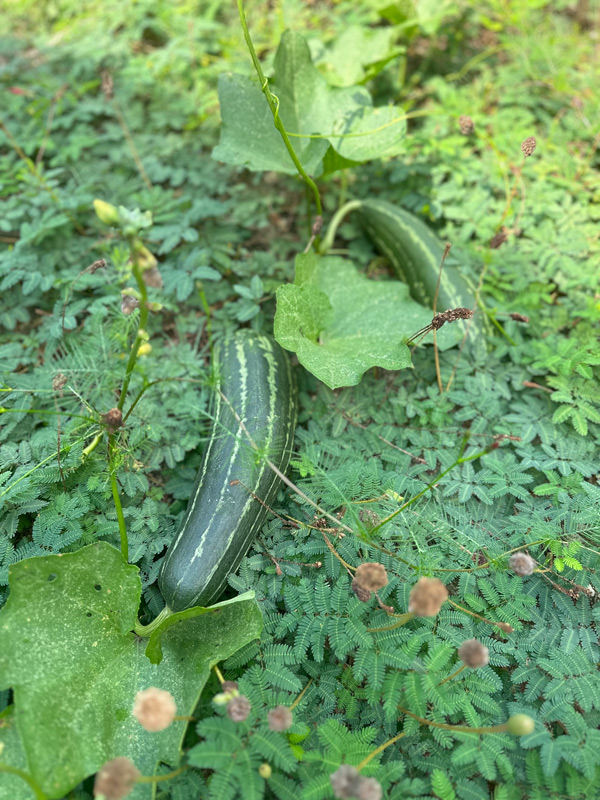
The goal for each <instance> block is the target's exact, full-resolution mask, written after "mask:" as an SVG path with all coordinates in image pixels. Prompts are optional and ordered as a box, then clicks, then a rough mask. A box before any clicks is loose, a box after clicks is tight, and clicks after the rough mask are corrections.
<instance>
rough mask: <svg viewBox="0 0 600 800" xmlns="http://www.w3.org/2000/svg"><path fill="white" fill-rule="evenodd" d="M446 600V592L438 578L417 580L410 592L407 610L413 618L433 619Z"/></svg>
mask: <svg viewBox="0 0 600 800" xmlns="http://www.w3.org/2000/svg"><path fill="white" fill-rule="evenodd" d="M447 599H448V590H447V589H446V587H445V586H444V584H443V583H442V582H441V580H439V578H419V580H418V581H417V582H416V583H415V585H414V586H413V588H412V589H411V591H410V598H409V603H408V610H409V611H410V612H411V613H412V614H414V615H415V617H435V615H436V614H437V613H438V612H439V610H440V608H441V607H442V605H443V604H444V603H445V602H446V600H447Z"/></svg>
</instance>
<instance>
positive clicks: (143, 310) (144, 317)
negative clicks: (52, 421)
mask: <svg viewBox="0 0 600 800" xmlns="http://www.w3.org/2000/svg"><path fill="white" fill-rule="evenodd" d="M131 257H132V260H133V264H132V272H133V276H134V278H135V280H136V283H137V286H138V290H139V293H140V321H139V325H138V330H137V334H136V337H135V341H134V343H133V346H132V348H131V352H130V354H129V361H128V362H127V369H126V370H125V378H124V379H123V387H122V389H121V394H120V396H119V402H118V403H117V408H118V409H120V410H121V411H122V410H123V406H124V405H125V398H126V396H127V389H129V381H130V380H131V374H132V372H133V368H134V367H135V362H136V359H137V354H138V350H139V349H140V346H141V345H142V343H143V342H144V333H145V331H146V325H147V324H148V292H147V290H146V284H145V283H144V279H143V277H142V272H141V270H140V267H139V264H138V263H137V256H136V254H135V249H134V248H133V247H132V248H131ZM143 332H144V333H143Z"/></svg>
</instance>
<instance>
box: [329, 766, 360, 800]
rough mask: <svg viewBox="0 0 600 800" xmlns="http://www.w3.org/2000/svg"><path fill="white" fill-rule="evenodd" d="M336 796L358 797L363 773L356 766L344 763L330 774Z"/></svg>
mask: <svg viewBox="0 0 600 800" xmlns="http://www.w3.org/2000/svg"><path fill="white" fill-rule="evenodd" d="M329 780H330V781H331V788H332V789H333V794H334V797H338V798H344V797H356V795H357V793H358V789H359V787H360V784H361V781H362V780H363V778H362V776H361V774H360V773H359V771H358V770H357V769H356V767H351V766H350V764H342V765H341V766H339V767H338V768H337V769H336V771H335V772H333V773H332V774H331V775H330V776H329Z"/></svg>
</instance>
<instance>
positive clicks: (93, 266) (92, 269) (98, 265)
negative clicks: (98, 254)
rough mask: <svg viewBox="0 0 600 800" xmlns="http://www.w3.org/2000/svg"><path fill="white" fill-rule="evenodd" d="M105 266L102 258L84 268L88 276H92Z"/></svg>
mask: <svg viewBox="0 0 600 800" xmlns="http://www.w3.org/2000/svg"><path fill="white" fill-rule="evenodd" d="M105 266H106V261H105V260H104V259H103V258H99V259H98V260H97V261H93V262H92V263H91V264H90V265H89V267H86V270H85V271H86V272H89V273H90V275H93V274H94V272H97V271H98V270H99V269H104V267H105Z"/></svg>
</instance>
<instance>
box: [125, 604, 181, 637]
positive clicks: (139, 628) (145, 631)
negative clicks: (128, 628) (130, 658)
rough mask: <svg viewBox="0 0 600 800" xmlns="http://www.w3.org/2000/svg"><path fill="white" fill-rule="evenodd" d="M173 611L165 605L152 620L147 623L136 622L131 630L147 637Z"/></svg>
mask: <svg viewBox="0 0 600 800" xmlns="http://www.w3.org/2000/svg"><path fill="white" fill-rule="evenodd" d="M172 613H173V612H172V611H171V609H170V608H169V606H165V607H164V608H163V610H162V611H161V612H160V614H159V615H158V616H157V617H155V618H154V619H153V620H152V622H149V623H148V624H147V625H142V623H141V622H139V621H138V622H136V624H135V626H134V628H133V630H134V632H135V633H136V634H137V635H138V636H142V637H143V638H145V639H146V638H148V637H149V636H150V635H151V634H152V633H154V631H155V630H156V629H157V628H158V627H160V625H162V623H163V622H164V621H165V620H166V619H167V617H170V616H171V614H172Z"/></svg>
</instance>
